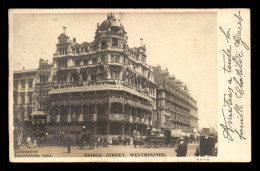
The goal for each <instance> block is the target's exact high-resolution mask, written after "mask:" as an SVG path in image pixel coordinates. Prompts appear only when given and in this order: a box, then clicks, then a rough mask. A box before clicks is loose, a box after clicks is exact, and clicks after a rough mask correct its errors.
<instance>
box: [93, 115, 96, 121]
mask: <svg viewBox="0 0 260 171" xmlns="http://www.w3.org/2000/svg"><path fill="white" fill-rule="evenodd" d="M93 121H94V122H96V121H97V114H93Z"/></svg>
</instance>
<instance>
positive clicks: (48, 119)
mask: <svg viewBox="0 0 260 171" xmlns="http://www.w3.org/2000/svg"><path fill="white" fill-rule="evenodd" d="M50 120H51V116H50V115H47V123H50Z"/></svg>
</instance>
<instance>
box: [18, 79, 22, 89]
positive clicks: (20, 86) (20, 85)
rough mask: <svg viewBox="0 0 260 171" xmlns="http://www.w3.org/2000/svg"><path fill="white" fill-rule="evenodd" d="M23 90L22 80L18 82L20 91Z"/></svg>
mask: <svg viewBox="0 0 260 171" xmlns="http://www.w3.org/2000/svg"><path fill="white" fill-rule="evenodd" d="M21 88H22V84H21V80H19V81H18V91H19V90H21Z"/></svg>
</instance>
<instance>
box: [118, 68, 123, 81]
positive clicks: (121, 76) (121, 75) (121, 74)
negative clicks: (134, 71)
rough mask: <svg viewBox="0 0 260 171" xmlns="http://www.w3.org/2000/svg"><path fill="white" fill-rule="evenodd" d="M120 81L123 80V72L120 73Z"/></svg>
mask: <svg viewBox="0 0 260 171" xmlns="http://www.w3.org/2000/svg"><path fill="white" fill-rule="evenodd" d="M119 79H120V80H122V79H123V71H122V70H121V71H120V73H119Z"/></svg>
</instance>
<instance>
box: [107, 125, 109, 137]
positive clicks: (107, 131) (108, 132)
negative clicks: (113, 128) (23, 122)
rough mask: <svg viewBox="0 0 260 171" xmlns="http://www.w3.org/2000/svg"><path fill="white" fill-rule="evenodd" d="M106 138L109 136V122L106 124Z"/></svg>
mask: <svg viewBox="0 0 260 171" xmlns="http://www.w3.org/2000/svg"><path fill="white" fill-rule="evenodd" d="M107 136H109V121H108V122H107Z"/></svg>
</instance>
